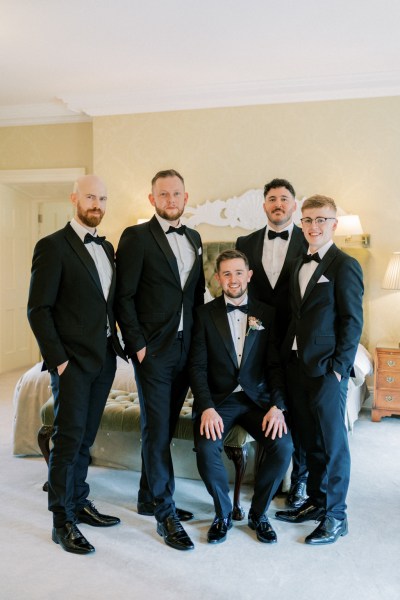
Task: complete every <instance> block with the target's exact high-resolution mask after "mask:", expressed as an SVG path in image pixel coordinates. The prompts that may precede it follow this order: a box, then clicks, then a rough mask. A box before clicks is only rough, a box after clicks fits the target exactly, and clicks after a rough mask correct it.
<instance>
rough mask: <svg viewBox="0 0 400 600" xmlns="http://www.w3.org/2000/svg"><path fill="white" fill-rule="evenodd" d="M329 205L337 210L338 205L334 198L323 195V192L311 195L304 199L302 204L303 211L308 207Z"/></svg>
mask: <svg viewBox="0 0 400 600" xmlns="http://www.w3.org/2000/svg"><path fill="white" fill-rule="evenodd" d="M325 206H327V207H328V208H331V209H332V210H334V211H335V214H336V211H337V207H336V204H335V201H334V199H333V198H329V196H322V195H321V194H315V195H314V196H310V197H309V198H307V199H306V200H304V202H303V204H302V206H301V212H303V210H305V209H306V208H324V207H325Z"/></svg>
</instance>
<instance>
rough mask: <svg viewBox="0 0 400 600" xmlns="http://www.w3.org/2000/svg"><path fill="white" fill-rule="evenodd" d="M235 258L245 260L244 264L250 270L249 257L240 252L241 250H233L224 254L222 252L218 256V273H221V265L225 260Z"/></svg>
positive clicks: (225, 251) (216, 263)
mask: <svg viewBox="0 0 400 600" xmlns="http://www.w3.org/2000/svg"><path fill="white" fill-rule="evenodd" d="M233 258H241V259H243V260H244V264H245V265H246V267H247V268H249V260H248V258H247V256H246V255H245V254H243V252H240V250H235V249H234V248H232V249H231V250H224V251H223V252H221V254H218V256H217V258H216V261H215V265H216V269H217V273H218V272H219V267H220V264H221V263H222V262H223V261H224V260H232V259H233Z"/></svg>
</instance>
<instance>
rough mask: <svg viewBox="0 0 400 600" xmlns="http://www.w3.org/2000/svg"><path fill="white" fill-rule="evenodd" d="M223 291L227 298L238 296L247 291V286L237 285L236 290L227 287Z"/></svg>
mask: <svg viewBox="0 0 400 600" xmlns="http://www.w3.org/2000/svg"><path fill="white" fill-rule="evenodd" d="M223 291H224V294H225V296H227V297H228V298H240V297H241V296H243V295H244V294H245V293H246V292H247V286H246V287H245V288H242V287H239V288H237V290H230V289H227V290H223Z"/></svg>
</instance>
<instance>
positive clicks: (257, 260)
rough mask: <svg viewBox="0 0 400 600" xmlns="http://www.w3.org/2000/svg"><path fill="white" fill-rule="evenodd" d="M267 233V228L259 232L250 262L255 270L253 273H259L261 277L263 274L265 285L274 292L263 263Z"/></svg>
mask: <svg viewBox="0 0 400 600" xmlns="http://www.w3.org/2000/svg"><path fill="white" fill-rule="evenodd" d="M266 231H267V228H266V227H264V228H263V229H260V231H258V232H257V236H256V242H255V244H254V251H253V260H252V261H250V262H251V268H252V269H253V271H255V272H256V273H259V274H260V275H261V274H262V278H263V285H266V286H267V287H268V288H269V289H270V290H272V287H271V283H270V281H269V279H268V275H267V274H266V272H265V270H264V265H263V263H262V255H263V250H264V238H265V234H266Z"/></svg>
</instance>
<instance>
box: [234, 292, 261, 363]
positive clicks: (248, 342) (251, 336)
mask: <svg viewBox="0 0 400 600" xmlns="http://www.w3.org/2000/svg"><path fill="white" fill-rule="evenodd" d="M249 317H255V318H256V319H259V320H260V321H261V324H262V325H263V327H265V325H264V323H262V318H261V313H260V311H258V310H257V306H255V304H254V302H252V301H251V300H250V299H249V313H248V317H247V322H248V321H249ZM247 332H248V333H247ZM257 335H260V334H259V333H258V331H254V330H253V329H250V330H249V327H248V325H247V326H246V337H245V338H244V345H243V356H242V361H241V363H240V368H242V367H243V366H244V364H245V362H246V360H247V358H248V356H249V354H250V352H251V349H252V348H253V345H254V342H255V341H256V337H257Z"/></svg>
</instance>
